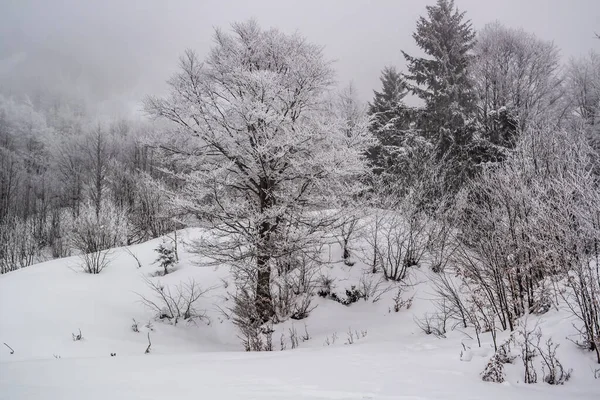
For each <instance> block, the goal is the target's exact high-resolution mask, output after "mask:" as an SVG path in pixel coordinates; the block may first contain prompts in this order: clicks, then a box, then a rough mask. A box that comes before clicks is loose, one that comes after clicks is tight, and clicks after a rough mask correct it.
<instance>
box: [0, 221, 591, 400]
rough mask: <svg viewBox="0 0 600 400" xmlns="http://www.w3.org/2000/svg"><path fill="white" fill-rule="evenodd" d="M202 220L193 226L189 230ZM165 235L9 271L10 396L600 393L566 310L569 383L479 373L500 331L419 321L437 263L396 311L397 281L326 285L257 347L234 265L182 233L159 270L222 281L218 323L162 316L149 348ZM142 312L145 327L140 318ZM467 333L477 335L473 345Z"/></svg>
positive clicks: (1, 394) (211, 303)
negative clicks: (264, 348) (238, 318)
mask: <svg viewBox="0 0 600 400" xmlns="http://www.w3.org/2000/svg"><path fill="white" fill-rule="evenodd" d="M197 233H198V232H197V231H195V230H188V231H185V232H183V234H182V240H183V242H186V241H187V242H189V240H190V239H191V238H192V237H193V236H194V235H195V234H197ZM159 243H160V240H153V241H150V242H148V243H144V244H141V245H137V246H132V247H130V250H131V252H133V253H134V254H135V255H136V256H137V257H138V258H139V259H140V261H141V263H142V265H143V267H142V268H137V263H136V261H135V260H134V259H133V257H132V256H131V255H129V254H128V253H127V252H125V251H124V250H123V249H116V250H115V251H114V254H113V261H112V263H111V265H110V266H109V267H108V268H107V269H106V270H105V271H103V272H102V273H101V274H100V275H97V276H92V275H87V274H84V273H82V272H80V271H79V269H78V268H77V264H78V259H77V258H70V259H63V260H55V261H51V262H47V263H43V264H38V265H35V266H32V267H28V268H26V269H23V270H20V271H16V272H12V273H9V274H6V275H3V276H0V342H6V343H7V344H9V345H10V346H11V347H13V348H14V350H15V353H14V354H10V353H9V351H8V348H6V347H4V345H2V349H0V399H52V400H54V399H77V400H81V399H161V400H165V399H192V398H193V399H198V398H208V399H282V400H283V399H482V398H488V399H505V398H510V399H521V398H522V399H559V398H560V399H598V398H600V380H594V377H593V373H592V370H591V369H592V368H594V367H595V368H598V365H597V364H594V360H593V357H592V355H591V354H590V353H583V352H581V351H580V350H578V349H576V348H575V346H574V345H573V344H572V343H570V342H568V341H566V340H564V338H565V337H566V336H567V335H569V334H572V327H571V321H570V320H569V318H568V317H567V314H566V313H563V312H560V311H553V312H550V313H548V314H546V315H544V316H543V317H542V322H541V326H542V328H543V329H544V332H545V334H547V335H552V336H553V337H554V339H555V341H557V342H560V343H561V347H560V348H559V357H560V358H561V361H562V362H563V364H565V366H567V367H570V368H573V369H574V372H573V377H572V379H571V380H570V381H569V382H567V384H566V385H564V386H561V387H554V386H550V385H547V384H545V383H538V384H533V385H526V384H523V383H521V382H520V381H521V379H522V377H521V370H520V366H518V365H509V366H508V368H507V378H508V379H507V382H505V383H504V384H493V383H484V382H482V381H481V380H480V377H479V373H480V372H481V370H482V369H483V367H484V365H485V363H486V362H487V360H488V358H489V356H490V355H491V354H492V350H491V348H490V343H489V341H490V338H489V337H484V343H483V346H482V348H481V349H480V348H477V347H476V345H475V344H474V343H473V341H471V340H469V339H468V338H467V336H466V335H465V333H462V332H458V331H454V332H452V333H450V334H449V335H448V338H447V339H438V338H435V337H433V336H427V335H425V334H424V333H422V332H421V331H420V330H419V328H417V327H416V325H415V324H414V322H413V316H417V317H418V316H421V315H422V314H423V312H425V311H427V310H430V309H431V302H430V300H429V299H430V297H431V295H430V294H429V291H428V288H427V283H426V280H427V272H426V268H425V267H423V268H421V270H419V271H416V272H415V278H414V279H415V281H416V282H422V283H419V284H417V285H416V286H415V289H414V293H415V300H414V304H413V306H412V307H411V308H410V309H409V310H402V311H400V312H399V313H394V312H393V311H392V312H390V307H391V305H392V303H391V297H393V295H394V294H395V293H393V292H389V293H386V294H385V295H384V296H383V297H382V299H381V300H380V301H379V302H377V303H375V304H373V303H372V302H364V301H360V302H359V303H356V304H353V305H351V306H350V307H346V306H343V305H341V304H338V303H335V302H333V301H331V300H325V299H321V298H318V299H316V303H317V304H318V307H317V308H316V309H315V310H314V311H313V312H312V313H311V315H310V317H309V318H308V319H306V320H305V321H288V322H287V323H285V324H282V325H281V326H278V327H276V333H275V335H274V339H273V340H274V343H275V344H274V347H276V349H277V350H279V347H280V337H281V335H282V334H284V338H285V340H286V347H287V349H288V350H286V351H276V352H271V353H245V352H243V351H241V350H242V349H241V345H240V342H239V339H238V338H237V337H236V331H235V329H234V327H233V325H232V324H231V322H230V321H229V320H227V319H226V318H225V317H223V315H222V314H221V313H220V312H219V310H218V307H221V308H225V307H227V305H228V300H227V289H226V288H225V287H224V284H223V280H227V279H228V271H227V269H223V268H222V269H217V270H215V269H212V268H201V267H198V266H195V265H194V264H193V262H192V260H193V256H192V255H190V254H188V253H186V252H185V245H183V244H182V245H181V247H182V248H183V251H182V257H181V258H182V262H181V263H180V265H179V266H178V269H177V271H175V272H174V273H172V274H170V275H168V276H166V277H160V278H151V279H154V280H158V279H160V281H162V282H163V283H165V284H170V283H171V284H174V283H178V282H180V281H182V280H183V281H185V280H187V279H190V278H193V279H194V280H196V281H197V282H199V283H201V284H202V286H204V287H212V286H214V287H216V289H215V290H213V291H211V292H210V294H208V295H207V297H205V298H203V299H201V301H200V305H201V307H204V308H206V309H207V312H208V315H209V316H210V319H211V323H210V324H209V325H206V324H203V323H199V324H197V325H186V324H178V325H177V326H171V325H167V324H164V323H161V322H157V321H153V330H152V331H151V332H150V334H151V338H152V351H151V353H150V354H144V350H145V349H146V346H147V338H146V335H147V332H148V330H149V329H148V328H146V327H145V326H144V325H145V324H146V323H147V322H148V321H149V320H151V319H152V317H153V313H152V311H151V310H148V309H146V308H145V307H144V306H143V305H142V304H141V303H140V302H139V296H138V294H137V293H141V294H144V295H150V292H149V291H148V288H147V287H146V286H145V283H144V279H143V278H144V277H148V276H150V275H151V274H152V273H153V272H155V271H156V270H158V266H157V265H153V264H152V262H153V261H154V259H155V258H156V253H155V252H154V251H153V249H154V248H156V247H157V246H158V244H159ZM361 269H362V266H361V264H360V262H359V263H357V265H355V266H354V267H352V268H349V267H345V266H343V265H342V264H341V263H340V264H338V265H336V266H334V267H332V269H331V270H330V271H329V272H328V274H329V275H330V276H335V277H336V278H337V285H338V287H339V289H340V291H343V289H344V288H346V287H349V286H350V285H351V284H354V283H356V280H357V279H358V277H359V276H360V275H361V274H362V272H361ZM230 288H231V286H230ZM133 318H135V319H136V320H137V321H138V322H139V326H140V331H141V332H139V333H135V332H133V331H132V329H131V325H132V319H133ZM305 324H306V330H307V331H308V332H309V335H310V339H309V340H308V341H305V342H301V343H300V348H298V349H294V350H290V349H289V348H290V344H289V339H288V338H286V335H287V334H288V332H289V329H290V328H291V327H292V326H293V327H294V328H295V329H296V330H297V331H298V333H299V334H304V330H305ZM79 329H81V331H82V334H83V340H81V341H73V340H72V337H71V334H72V333H74V332H75V333H76V332H78V330H79ZM348 330H352V331H354V332H358V336H360V338H359V339H358V340H356V339H355V342H354V344H346V343H347V341H348V333H347V332H348ZM363 332H364V333H363ZM467 333H468V332H467ZM334 334H335V336H336V337H337V339H336V340H335V343H332V342H333V339H332V336H333V335H334ZM363 335H364V337H363ZM326 342H329V345H327V343H326ZM461 343H464V344H465V346H467V347H471V349H470V350H467V351H466V352H465V351H463V354H462V357H461V350H463V346H462V344H461ZM110 353H117V356H116V357H111V356H110ZM461 358H462V360H461Z"/></svg>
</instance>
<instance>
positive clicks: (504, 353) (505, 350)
mask: <svg viewBox="0 0 600 400" xmlns="http://www.w3.org/2000/svg"><path fill="white" fill-rule="evenodd" d="M512 341H513V337H512V336H511V337H510V338H509V339H508V340H506V341H505V342H504V343H502V344H501V345H500V346H498V349H497V350H496V352H494V355H493V356H492V357H491V358H490V360H489V361H488V363H487V364H486V366H485V369H484V370H483V371H482V372H481V379H482V380H483V381H485V382H495V383H502V382H504V378H505V374H504V364H511V363H512V362H513V361H514V360H515V358H516V357H515V356H513V355H512V354H511V348H510V345H511V343H512Z"/></svg>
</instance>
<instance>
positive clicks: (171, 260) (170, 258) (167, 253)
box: [154, 241, 177, 275]
mask: <svg viewBox="0 0 600 400" xmlns="http://www.w3.org/2000/svg"><path fill="white" fill-rule="evenodd" d="M154 251H156V252H157V253H158V258H157V259H156V261H155V262H157V263H159V264H160V266H161V267H162V268H163V273H162V274H163V275H167V274H168V273H169V268H171V267H172V266H174V265H175V264H176V263H177V257H176V256H175V249H174V248H173V245H172V244H171V243H169V242H167V241H163V242H162V243H161V244H160V245H159V246H158V247H157V248H156V249H154Z"/></svg>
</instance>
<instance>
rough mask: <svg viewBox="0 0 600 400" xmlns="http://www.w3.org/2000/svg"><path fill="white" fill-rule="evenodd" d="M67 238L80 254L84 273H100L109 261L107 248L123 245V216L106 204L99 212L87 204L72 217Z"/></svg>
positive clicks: (94, 206)
mask: <svg viewBox="0 0 600 400" xmlns="http://www.w3.org/2000/svg"><path fill="white" fill-rule="evenodd" d="M70 239H71V240H70V242H71V245H72V246H73V248H75V249H76V250H78V251H79V253H80V257H81V260H82V262H83V265H82V267H83V270H84V271H85V272H87V273H89V274H99V273H100V272H101V271H102V270H103V269H104V268H105V267H106V266H107V265H108V264H109V262H110V257H109V256H110V249H111V248H113V247H116V246H121V245H124V244H125V243H126V240H127V226H126V216H125V213H124V211H123V210H121V209H119V208H117V207H116V206H115V205H114V204H112V203H111V202H108V201H106V202H103V203H102V205H101V208H100V209H97V208H96V205H95V204H93V203H86V204H85V205H83V206H82V208H81V211H80V213H79V215H78V216H77V217H76V218H75V221H74V223H73V230H72V231H71V234H70Z"/></svg>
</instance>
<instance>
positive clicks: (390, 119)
mask: <svg viewBox="0 0 600 400" xmlns="http://www.w3.org/2000/svg"><path fill="white" fill-rule="evenodd" d="M380 80H381V84H382V89H381V92H378V91H376V90H374V91H373V92H374V95H375V96H374V98H373V102H372V103H369V108H368V114H369V116H371V125H370V129H371V132H373V135H374V136H375V137H376V138H377V144H376V145H375V146H373V147H372V148H371V149H370V150H369V158H370V159H371V161H372V163H373V164H374V166H375V171H376V172H382V171H383V170H386V169H389V168H390V167H393V165H391V164H393V163H394V160H393V159H392V158H393V157H392V155H393V153H394V150H393V149H394V148H397V147H399V146H401V144H402V140H403V131H405V130H406V129H408V125H409V124H408V118H407V112H406V106H405V104H404V97H405V96H406V95H407V93H408V89H407V87H406V82H405V81H404V78H403V77H402V75H401V74H400V73H399V72H398V71H396V68H394V67H385V68H384V69H383V71H382V73H381V78H380Z"/></svg>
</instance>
